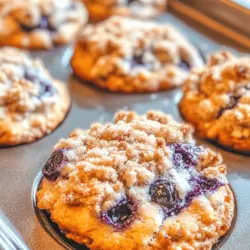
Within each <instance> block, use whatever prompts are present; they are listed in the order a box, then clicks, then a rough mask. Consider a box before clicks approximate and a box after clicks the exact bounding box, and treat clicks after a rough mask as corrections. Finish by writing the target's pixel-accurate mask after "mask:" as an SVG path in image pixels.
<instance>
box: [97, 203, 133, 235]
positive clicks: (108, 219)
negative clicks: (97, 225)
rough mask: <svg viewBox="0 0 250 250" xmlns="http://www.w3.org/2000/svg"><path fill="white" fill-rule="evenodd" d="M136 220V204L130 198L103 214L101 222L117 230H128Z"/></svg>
mask: <svg viewBox="0 0 250 250" xmlns="http://www.w3.org/2000/svg"><path fill="white" fill-rule="evenodd" d="M135 218H136V204H135V203H134V202H133V201H132V200H131V199H129V198H125V199H123V200H121V201H120V202H118V203H117V204H116V206H114V207H112V208H111V209H109V210H108V211H106V212H101V220H103V221H104V222H105V223H107V224H109V225H112V226H113V227H115V228H116V229H117V230H121V229H124V228H127V227H128V226H130V225H131V223H132V222H133V221H134V219H135Z"/></svg>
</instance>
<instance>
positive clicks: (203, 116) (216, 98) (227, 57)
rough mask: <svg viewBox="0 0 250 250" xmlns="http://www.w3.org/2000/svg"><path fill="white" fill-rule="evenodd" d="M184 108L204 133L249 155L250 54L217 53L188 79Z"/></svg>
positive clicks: (183, 113)
mask: <svg viewBox="0 0 250 250" xmlns="http://www.w3.org/2000/svg"><path fill="white" fill-rule="evenodd" d="M180 111H181V114H182V116H183V117H184V119H186V120H187V121H188V122H190V123H192V124H193V125H194V126H195V127H196V129H197V131H198V132H199V133H200V135H201V136H203V137H205V138H207V139H209V140H211V141H215V142H217V143H219V144H220V145H222V146H224V147H226V148H228V149H230V150H233V151H237V152H242V153H247V154H249V153H250V57H241V58H240V57H236V56H233V55H232V54H231V53H229V52H218V53H215V54H213V55H212V56H211V57H210V59H209V61H208V63H207V65H206V67H204V68H203V69H201V70H195V71H193V72H192V74H191V75H190V77H189V78H188V80H187V83H186V85H185V88H184V96H183V99H182V101H181V103H180Z"/></svg>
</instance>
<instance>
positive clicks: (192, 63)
mask: <svg viewBox="0 0 250 250" xmlns="http://www.w3.org/2000/svg"><path fill="white" fill-rule="evenodd" d="M202 65H203V61H202V58H201V56H200V54H199V53H198V51H197V50H196V49H195V48H194V46H193V45H192V44H191V43H189V41H187V40H186V38H185V37H184V36H183V35H182V34H181V33H179V32H178V31H177V30H176V29H175V28H173V27H172V26H170V25H168V24H159V23H155V22H145V21H139V20H133V19H131V18H125V17H111V18H110V19H108V20H106V21H104V22H102V23H99V24H97V25H89V26H87V27H86V28H85V29H84V30H83V32H82V34H81V36H80V38H79V41H78V42H77V44H76V46H75V51H74V55H73V57H72V60H71V66H72V69H73V71H74V73H75V74H76V75H77V76H79V77H80V78H82V79H85V80H89V81H91V82H93V83H94V84H96V85H98V86H99V87H101V88H104V89H108V90H110V91H114V92H125V93H129V92H130V93H131V92H154V91H160V90H168V89H171V88H175V87H179V86H181V85H182V84H183V82H184V81H185V80H186V78H187V76H188V73H189V69H190V68H192V67H200V66H202Z"/></svg>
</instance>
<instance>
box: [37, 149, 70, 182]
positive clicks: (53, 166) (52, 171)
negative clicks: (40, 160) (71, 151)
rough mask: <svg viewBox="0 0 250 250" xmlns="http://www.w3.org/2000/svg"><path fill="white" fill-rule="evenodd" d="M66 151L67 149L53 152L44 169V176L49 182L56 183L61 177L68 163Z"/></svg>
mask: <svg viewBox="0 0 250 250" xmlns="http://www.w3.org/2000/svg"><path fill="white" fill-rule="evenodd" d="M64 151H65V149H58V150H56V151H55V152H53V154H52V155H51V156H50V158H49V159H48V161H47V162H46V164H45V166H44V167H43V171H42V172H43V176H44V177H45V178H46V179H48V180H49V181H55V180H56V179H57V178H58V177H59V176H60V174H61V170H62V168H63V167H64V166H65V163H67V159H66V157H65V156H64Z"/></svg>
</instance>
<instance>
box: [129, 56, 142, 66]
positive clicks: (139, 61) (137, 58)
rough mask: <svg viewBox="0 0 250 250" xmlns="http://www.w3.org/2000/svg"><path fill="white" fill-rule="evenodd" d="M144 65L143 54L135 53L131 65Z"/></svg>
mask: <svg viewBox="0 0 250 250" xmlns="http://www.w3.org/2000/svg"><path fill="white" fill-rule="evenodd" d="M142 65H144V62H143V54H141V55H134V56H133V58H132V61H131V67H132V68H135V67H138V66H142Z"/></svg>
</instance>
